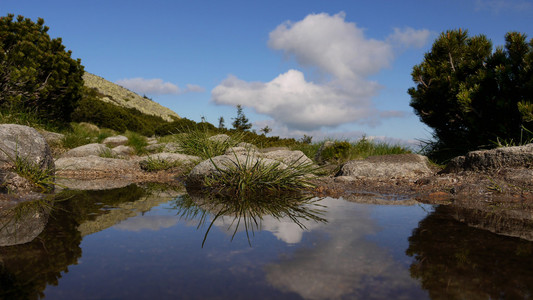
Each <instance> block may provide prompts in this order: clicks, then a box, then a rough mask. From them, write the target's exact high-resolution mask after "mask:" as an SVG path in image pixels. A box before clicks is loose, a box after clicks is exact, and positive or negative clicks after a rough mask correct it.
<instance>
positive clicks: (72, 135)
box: [63, 123, 115, 149]
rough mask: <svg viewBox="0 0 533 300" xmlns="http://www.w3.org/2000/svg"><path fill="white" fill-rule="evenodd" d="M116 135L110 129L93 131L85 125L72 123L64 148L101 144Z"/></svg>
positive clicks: (64, 139)
mask: <svg viewBox="0 0 533 300" xmlns="http://www.w3.org/2000/svg"><path fill="white" fill-rule="evenodd" d="M113 135H115V132H113V131H112V130H110V129H96V130H94V129H92V128H90V127H88V126H85V125H84V124H79V123H71V124H70V130H69V131H67V132H66V133H65V137H64V138H63V147H65V148H67V149H72V148H76V147H79V146H83V145H87V144H90V143H100V142H102V141H103V140H104V139H105V138H107V137H110V136H113Z"/></svg>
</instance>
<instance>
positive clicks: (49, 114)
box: [0, 14, 83, 123]
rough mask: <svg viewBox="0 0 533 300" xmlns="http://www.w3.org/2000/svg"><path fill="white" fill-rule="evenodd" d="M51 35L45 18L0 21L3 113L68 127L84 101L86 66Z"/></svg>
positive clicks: (3, 18)
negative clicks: (7, 112)
mask: <svg viewBox="0 0 533 300" xmlns="http://www.w3.org/2000/svg"><path fill="white" fill-rule="evenodd" d="M47 31H48V27H47V26H44V20H43V19H41V18H39V19H38V20H37V22H36V23H35V22H33V21H31V20H30V19H27V18H24V17H23V16H18V17H17V18H16V19H15V18H14V15H13V14H9V15H7V17H0V110H3V111H10V112H13V111H15V112H19V111H23V112H26V113H29V112H31V113H32V114H35V115H36V116H37V117H38V118H42V119H45V120H47V121H54V122H60V123H61V122H63V123H65V122H68V121H69V120H70V116H71V113H72V111H73V110H74V108H75V106H76V103H77V102H78V100H79V99H80V98H81V89H82V87H83V78H82V75H83V66H82V65H81V61H80V60H79V59H78V60H74V59H72V58H71V57H70V56H71V51H65V46H63V44H62V41H61V38H56V39H51V38H50V36H49V35H48V33H47Z"/></svg>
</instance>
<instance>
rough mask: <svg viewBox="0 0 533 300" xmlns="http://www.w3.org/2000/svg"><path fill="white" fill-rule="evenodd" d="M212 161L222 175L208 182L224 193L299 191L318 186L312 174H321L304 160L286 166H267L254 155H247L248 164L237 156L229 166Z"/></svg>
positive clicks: (209, 185)
mask: <svg viewBox="0 0 533 300" xmlns="http://www.w3.org/2000/svg"><path fill="white" fill-rule="evenodd" d="M211 162H212V163H213V165H214V166H215V168H216V169H217V171H218V173H217V174H216V175H213V176H207V177H206V178H205V179H204V181H205V182H204V183H205V185H206V186H207V187H208V188H210V189H212V190H214V191H216V192H217V193H222V194H234V195H243V194H250V193H278V192H291V191H292V192H294V191H299V190H301V189H305V188H310V187H313V186H314V185H313V183H311V181H309V175H310V174H315V173H317V171H318V168H317V167H316V166H314V165H313V164H309V163H304V162H301V161H300V160H298V161H296V162H294V163H292V164H290V165H288V166H284V165H282V164H281V162H277V163H267V162H265V161H264V160H263V159H260V158H254V157H253V156H251V155H247V156H246V159H245V160H244V161H239V159H238V156H237V155H235V159H234V160H233V161H232V162H231V164H229V165H226V166H217V165H216V164H215V163H214V162H213V161H212V160H211Z"/></svg>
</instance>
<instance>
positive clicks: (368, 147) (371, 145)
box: [300, 136, 411, 163]
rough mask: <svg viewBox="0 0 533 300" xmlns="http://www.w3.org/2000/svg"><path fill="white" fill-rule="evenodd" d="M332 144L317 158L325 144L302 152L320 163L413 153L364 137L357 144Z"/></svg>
mask: <svg viewBox="0 0 533 300" xmlns="http://www.w3.org/2000/svg"><path fill="white" fill-rule="evenodd" d="M332 142H333V144H332V145H331V146H328V147H325V149H323V150H322V152H321V153H320V157H317V153H318V152H319V149H320V148H321V147H322V145H323V144H324V143H318V144H313V145H308V146H306V147H303V149H300V150H302V152H304V153H305V154H306V155H307V156H308V157H314V158H316V159H317V160H318V162H319V163H323V162H332V163H342V162H346V161H348V160H354V159H365V158H367V157H369V156H375V155H389V154H404V153H411V150H409V149H408V148H406V147H403V146H400V145H397V144H396V145H395V144H389V143H386V142H375V141H372V140H369V139H367V138H366V137H364V136H363V137H362V138H361V139H359V140H358V141H356V142H348V141H332Z"/></svg>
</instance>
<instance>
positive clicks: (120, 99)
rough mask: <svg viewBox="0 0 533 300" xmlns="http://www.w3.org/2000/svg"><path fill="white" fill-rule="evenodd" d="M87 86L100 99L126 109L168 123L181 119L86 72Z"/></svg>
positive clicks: (84, 77) (169, 111)
mask: <svg viewBox="0 0 533 300" xmlns="http://www.w3.org/2000/svg"><path fill="white" fill-rule="evenodd" d="M83 80H84V81H85V86H86V87H88V88H93V89H96V90H97V91H98V93H99V96H100V97H99V99H100V100H102V101H104V102H108V103H112V104H114V105H117V106H121V107H125V108H134V109H137V110H138V111H140V112H142V113H144V114H147V115H152V116H158V117H161V118H162V119H164V120H166V121H173V118H180V116H179V115H178V114H177V113H175V112H174V111H172V110H170V109H169V108H166V107H164V106H162V105H160V104H158V103H156V102H154V101H152V100H150V99H147V98H144V97H141V96H139V95H137V94H136V93H134V92H132V91H130V90H128V89H126V88H124V87H121V86H119V85H117V84H114V83H112V82H110V81H107V80H105V79H104V78H102V77H99V76H96V75H93V74H91V73H87V72H85V74H84V75H83Z"/></svg>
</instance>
